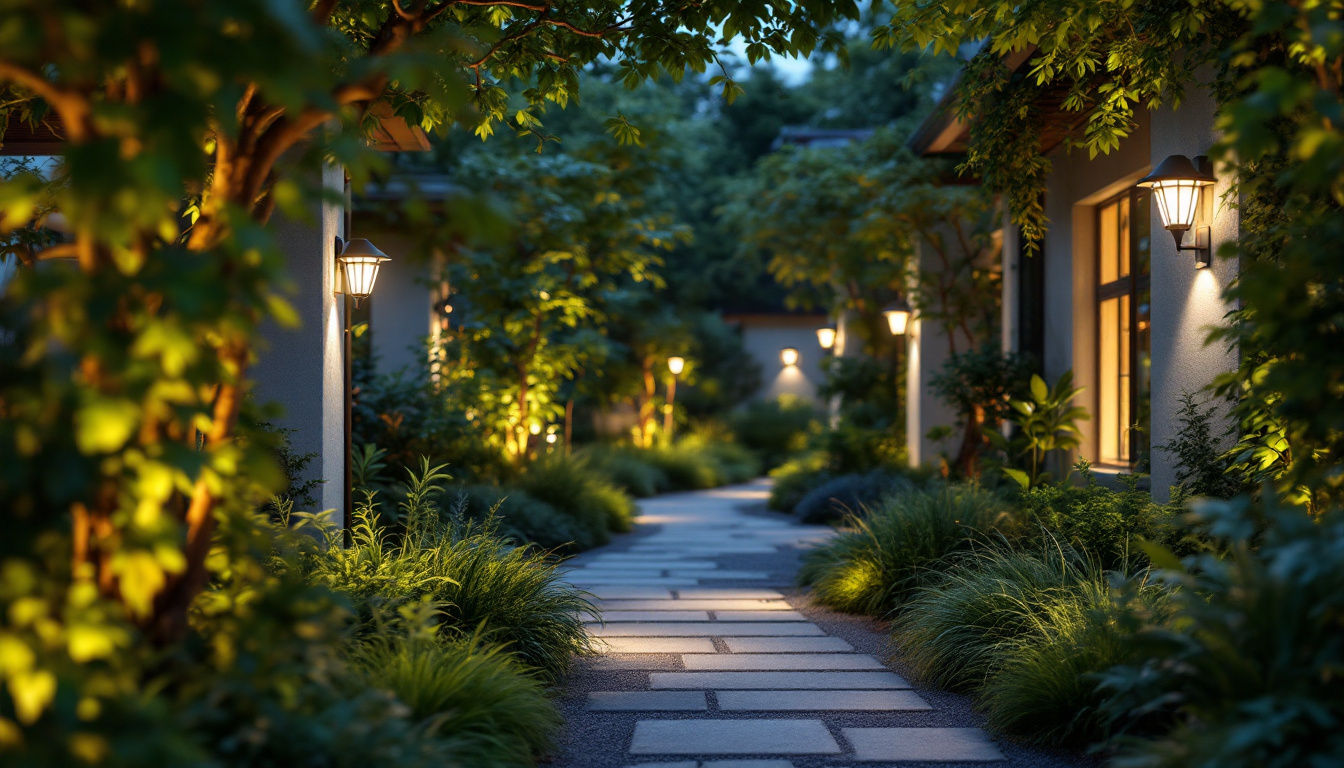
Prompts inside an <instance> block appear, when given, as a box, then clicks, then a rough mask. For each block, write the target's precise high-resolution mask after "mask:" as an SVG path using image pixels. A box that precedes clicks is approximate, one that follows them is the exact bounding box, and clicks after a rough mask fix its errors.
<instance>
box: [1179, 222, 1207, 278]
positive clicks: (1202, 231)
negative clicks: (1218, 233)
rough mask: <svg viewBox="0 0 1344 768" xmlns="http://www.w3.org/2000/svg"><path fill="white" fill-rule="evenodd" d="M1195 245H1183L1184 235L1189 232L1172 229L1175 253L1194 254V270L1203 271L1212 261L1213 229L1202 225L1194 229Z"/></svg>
mask: <svg viewBox="0 0 1344 768" xmlns="http://www.w3.org/2000/svg"><path fill="white" fill-rule="evenodd" d="M1194 229H1195V244H1194V245H1185V244H1184V240H1185V233H1186V232H1187V231H1189V230H1180V229H1173V230H1171V236H1172V237H1173V238H1175V240H1176V250H1177V251H1194V252H1195V269H1205V268H1206V267H1208V266H1209V264H1210V263H1212V261H1213V258H1212V257H1213V227H1211V226H1209V225H1208V224H1204V225H1201V226H1198V227H1195V228H1194Z"/></svg>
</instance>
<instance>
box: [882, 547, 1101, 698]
mask: <svg viewBox="0 0 1344 768" xmlns="http://www.w3.org/2000/svg"><path fill="white" fill-rule="evenodd" d="M1089 590H1091V591H1093V592H1100V593H1104V592H1105V584H1104V582H1103V581H1102V577H1101V574H1100V573H1095V572H1092V571H1090V570H1089V568H1088V567H1087V566H1086V565H1085V564H1084V563H1081V562H1079V561H1078V559H1077V558H1076V557H1074V556H1073V554H1072V553H1071V552H1067V551H1066V550H1062V549H1057V550H1053V551H1051V550H1047V551H1046V552H1045V553H1043V554H1035V553H1029V552H1018V551H1012V550H1007V549H998V548H993V547H987V548H984V549H982V550H979V551H977V552H974V553H969V554H967V555H965V556H962V557H959V558H957V559H956V560H954V561H953V562H952V563H950V564H949V567H948V568H947V569H946V570H945V571H944V572H943V573H941V574H939V575H938V576H937V577H935V578H932V579H930V580H928V581H927V583H926V584H925V585H924V586H923V587H922V588H920V589H918V590H916V591H915V593H914V594H913V595H912V596H911V599H910V601H909V602H908V603H906V605H905V607H904V610H902V612H901V614H900V615H899V616H897V617H896V620H895V622H894V623H893V625H892V640H893V642H894V644H895V645H896V646H897V647H898V648H900V649H901V652H902V657H903V658H904V659H905V660H906V661H907V662H908V663H909V664H910V666H911V667H912V669H913V671H914V673H915V676H916V677H917V678H919V679H920V680H921V681H923V682H925V683H927V684H929V685H933V686H938V687H941V688H950V689H952V690H961V691H965V690H975V689H976V688H978V687H979V686H981V685H983V684H984V683H985V681H986V680H988V679H989V677H990V676H992V675H993V674H994V673H995V672H997V671H998V670H999V669H1000V668H1001V667H1002V666H1003V664H1004V662H1005V660H1006V659H1007V658H1008V657H1010V656H1011V655H1012V654H1013V652H1014V651H1015V650H1016V649H1017V648H1018V640H1019V639H1020V638H1025V637H1029V636H1030V637H1033V638H1035V637H1040V636H1041V635H1042V634H1043V633H1042V631H1041V629H1042V628H1043V627H1047V626H1051V625H1053V624H1055V623H1058V622H1059V621H1060V620H1061V616H1057V615H1056V616H1052V615H1051V614H1052V612H1056V613H1057V612H1059V610H1060V608H1059V606H1060V605H1061V603H1069V602H1072V601H1075V600H1077V599H1078V598H1079V595H1081V594H1084V593H1086V592H1088V591H1089ZM1094 602H1095V601H1094Z"/></svg>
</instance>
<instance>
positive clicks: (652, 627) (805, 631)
mask: <svg viewBox="0 0 1344 768" xmlns="http://www.w3.org/2000/svg"><path fill="white" fill-rule="evenodd" d="M588 634H590V635H592V636H593V637H728V636H732V637H807V636H813V635H820V634H822V632H821V628H820V627H818V626H816V625H815V624H806V623H802V622H784V621H781V622H778V623H772V622H766V621H759V622H757V621H752V622H724V621H706V622H698V621H686V622H647V623H623V624H608V625H606V626H599V625H595V624H589V625H588Z"/></svg>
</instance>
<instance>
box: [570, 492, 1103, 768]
mask: <svg viewBox="0 0 1344 768" xmlns="http://www.w3.org/2000/svg"><path fill="white" fill-rule="evenodd" d="M767 493H768V486H767V485H765V484H764V483H757V484H752V485H746V486H737V487H733V488H723V489H718V490H714V491H704V492H700V493H688V494H676V495H670V496H663V497H659V498H655V499H650V500H646V501H644V502H643V503H642V508H643V515H642V516H641V518H640V529H639V531H638V532H636V533H635V534H634V535H632V536H630V537H626V538H625V540H623V541H621V542H618V543H616V544H614V545H613V546H610V547H606V548H604V549H601V550H595V551H592V552H589V553H586V554H584V555H583V556H581V557H579V558H576V559H575V560H573V561H572V562H571V563H570V566H571V567H572V570H571V572H570V573H569V578H570V580H571V581H572V582H573V583H574V584H576V585H578V586H579V587H582V588H584V589H586V590H588V591H590V592H591V593H593V594H594V595H595V596H596V597H597V598H598V599H599V603H600V605H601V606H602V608H603V611H604V618H605V623H604V624H601V625H598V624H594V625H592V626H591V627H590V631H591V633H592V635H593V636H594V638H596V639H597V641H598V643H599V647H601V648H602V655H601V656H599V657H596V658H591V659H584V660H582V661H581V662H580V664H579V667H578V669H577V671H576V673H575V675H574V677H573V679H572V680H571V686H570V690H569V693H568V694H567V695H566V697H565V698H564V700H563V701H562V706H563V707H564V709H565V714H566V716H567V718H568V721H569V724H568V729H567V733H566V735H565V737H564V739H563V742H562V744H561V749H560V753H559V754H558V755H557V757H556V760H555V761H554V763H553V764H554V765H559V766H562V767H563V768H626V767H627V766H653V767H655V768H813V767H814V766H816V767H820V766H828V767H829V766H843V765H848V764H850V763H865V764H867V763H874V762H876V763H882V764H897V765H906V764H910V765H920V764H928V763H939V764H947V763H961V762H967V763H983V762H987V761H993V762H994V763H996V764H998V765H1009V766H1064V765H1078V764H1083V765H1086V764H1090V763H1091V761H1082V762H1081V763H1079V762H1077V761H1076V759H1070V757H1069V756H1065V755H1056V754H1053V753H1048V752H1042V751H1039V750H1029V749H1023V748H1021V747H1017V746H1016V745H1011V744H997V743H996V742H995V741H994V740H993V739H991V738H990V737H989V736H988V735H987V734H986V733H985V731H983V730H982V729H981V728H979V727H978V726H977V725H976V721H977V720H978V718H977V717H976V716H975V715H974V714H973V713H972V712H971V711H970V708H969V705H968V704H967V703H966V701H965V699H964V698H963V697H960V696H953V695H949V694H945V693H939V692H936V691H931V692H924V691H916V690H913V689H912V686H911V685H910V684H909V683H908V682H907V681H906V679H905V678H903V677H902V676H901V675H900V674H898V673H897V672H896V671H892V670H891V669H889V668H888V666H887V665H886V664H885V663H884V660H883V657H884V656H885V653H884V646H883V639H884V638H883V636H882V635H881V634H880V633H879V632H877V631H874V630H876V629H879V627H878V626H877V625H876V623H875V622H872V621H870V620H867V619H858V618H855V617H842V616H838V615H836V614H833V613H830V612H828V611H824V610H819V609H817V608H815V607H813V606H810V605H809V604H808V603H807V601H806V599H805V598H802V597H800V596H798V595H797V594H796V592H794V590H793V583H794V574H795V573H796V571H797V566H798V558H799V553H800V552H801V551H802V550H803V549H805V548H806V547H807V546H808V545H809V544H810V543H813V542H817V541H820V540H824V539H825V538H826V537H828V536H830V535H831V534H832V531H831V529H829V528H824V527H815V526H799V525H795V524H793V523H791V522H789V521H788V520H787V519H786V518H783V517H781V516H777V515H770V514H768V513H762V512H752V511H751V510H750V508H751V507H756V508H759V507H760V506H761V504H762V503H763V502H764V500H765V497H766V495H767ZM865 651H866V652H865ZM1005 761H1006V762H1005Z"/></svg>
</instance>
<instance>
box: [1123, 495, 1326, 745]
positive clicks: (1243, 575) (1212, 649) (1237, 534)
mask: <svg viewBox="0 0 1344 768" xmlns="http://www.w3.org/2000/svg"><path fill="white" fill-rule="evenodd" d="M1195 514H1196V518H1197V522H1198V523H1199V524H1201V525H1203V526H1206V527H1207V529H1208V531H1209V533H1210V534H1211V535H1212V536H1214V537H1215V538H1216V539H1217V540H1218V542H1219V544H1220V545H1221V546H1220V549H1221V550H1222V552H1223V554H1221V555H1215V554H1213V553H1205V554H1201V555H1198V556H1194V557H1190V558H1186V560H1185V561H1184V563H1182V562H1180V561H1178V560H1176V558H1175V557H1174V556H1172V555H1171V554H1170V553H1164V552H1161V551H1156V550H1155V551H1154V552H1153V556H1154V559H1155V560H1156V561H1157V562H1158V564H1159V565H1160V566H1162V567H1163V569H1164V570H1163V571H1162V572H1161V576H1162V577H1163V578H1164V579H1167V580H1168V581H1170V582H1171V583H1172V584H1173V585H1175V586H1176V587H1178V591H1176V593H1175V594H1174V595H1173V596H1172V608H1173V613H1174V615H1175V616H1176V617H1177V620H1175V621H1171V622H1167V621H1161V620H1157V621H1152V622H1150V623H1149V624H1147V625H1146V626H1145V627H1143V629H1142V631H1140V632H1139V633H1138V634H1137V635H1136V636H1135V637H1134V638H1133V640H1132V641H1131V643H1132V645H1133V646H1134V647H1135V649H1136V653H1135V661H1134V662H1132V663H1130V664H1128V665H1125V666H1122V667H1118V668H1116V669H1113V670H1112V671H1110V672H1109V673H1107V674H1106V675H1105V676H1104V677H1103V688H1104V690H1105V691H1106V692H1107V694H1108V698H1107V700H1106V702H1105V705H1104V706H1105V710H1106V713H1107V714H1108V715H1109V717H1110V718H1111V719H1112V721H1113V722H1114V723H1115V725H1116V726H1117V727H1121V728H1125V729H1127V730H1129V731H1130V732H1139V733H1143V732H1146V733H1154V732H1155V733H1157V734H1158V735H1159V738H1156V739H1153V740H1143V741H1138V740H1135V741H1132V742H1129V743H1128V744H1127V745H1126V748H1125V749H1124V750H1122V752H1121V755H1120V757H1118V758H1117V760H1116V764H1117V765H1119V766H1124V767H1125V768H1168V767H1170V768H1176V767H1177V766H1180V767H1181V768H1187V767H1188V768H1214V767H1215V766H1216V768H1296V767H1297V766H1327V765H1331V766H1333V765H1341V764H1344V739H1341V738H1340V733H1341V732H1344V696H1342V695H1340V670H1344V568H1341V567H1340V563H1344V514H1341V513H1340V512H1339V511H1337V510H1336V511H1332V512H1327V513H1326V514H1325V515H1324V516H1323V517H1322V518H1321V519H1320V521H1319V522H1317V521H1313V520H1312V519H1311V518H1310V517H1309V516H1307V515H1306V514H1305V513H1304V511H1303V510H1302V509H1301V508H1297V507H1287V508H1275V507H1268V508H1263V509H1257V508H1256V507H1254V506H1252V504H1251V502H1250V501H1248V500H1246V499H1238V500H1235V501H1232V502H1210V503H1206V504H1203V505H1200V506H1198V507H1197V508H1196V513H1195ZM1159 618H1160V617H1159ZM1173 726H1174V727H1173Z"/></svg>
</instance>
